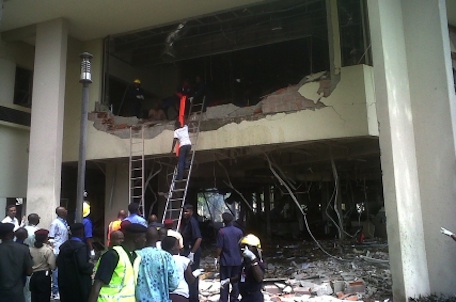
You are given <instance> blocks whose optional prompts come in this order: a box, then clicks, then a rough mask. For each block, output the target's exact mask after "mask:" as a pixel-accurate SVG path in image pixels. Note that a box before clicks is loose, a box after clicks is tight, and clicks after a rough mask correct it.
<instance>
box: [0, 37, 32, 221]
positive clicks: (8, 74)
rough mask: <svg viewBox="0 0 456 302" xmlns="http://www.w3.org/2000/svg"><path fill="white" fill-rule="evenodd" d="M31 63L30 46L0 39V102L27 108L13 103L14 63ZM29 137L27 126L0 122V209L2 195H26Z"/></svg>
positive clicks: (15, 107) (27, 66)
mask: <svg viewBox="0 0 456 302" xmlns="http://www.w3.org/2000/svg"><path fill="white" fill-rule="evenodd" d="M31 63H32V64H33V52H31V47H30V46H27V45H25V44H21V43H16V44H8V43H5V42H3V41H1V40H0V106H4V107H8V108H12V109H15V110H21V111H26V112H30V109H28V108H25V107H21V106H17V105H14V104H13V98H14V82H15V74H16V64H17V65H20V66H22V67H25V68H30V64H31ZM30 69H31V68H30ZM29 138H30V132H29V129H28V127H24V126H19V125H14V124H11V123H5V122H0V171H2V173H0V213H3V210H1V209H3V208H4V206H5V205H6V199H5V198H7V197H25V196H27V173H28V155H29V154H28V151H29V150H28V148H29ZM0 215H1V214H0Z"/></svg>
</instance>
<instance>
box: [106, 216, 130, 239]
mask: <svg viewBox="0 0 456 302" xmlns="http://www.w3.org/2000/svg"><path fill="white" fill-rule="evenodd" d="M125 217H127V212H126V211H125V210H120V211H119V213H117V219H116V220H114V221H111V222H110V223H109V226H108V242H107V245H108V246H111V243H110V241H111V235H112V233H113V232H115V231H120V224H121V223H122V220H124V219H125Z"/></svg>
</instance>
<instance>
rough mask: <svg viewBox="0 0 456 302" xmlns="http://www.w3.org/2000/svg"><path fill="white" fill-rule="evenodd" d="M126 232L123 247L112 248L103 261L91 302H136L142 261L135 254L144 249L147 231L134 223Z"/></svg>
mask: <svg viewBox="0 0 456 302" xmlns="http://www.w3.org/2000/svg"><path fill="white" fill-rule="evenodd" d="M123 231H124V233H125V239H124V242H123V244H122V245H118V246H113V247H112V249H109V250H108V251H107V252H106V253H104V254H103V256H102V257H101V258H100V261H99V263H98V268H97V271H96V273H95V278H94V279H95V280H94V283H93V286H92V291H91V293H90V297H89V302H95V301H99V302H108V301H122V302H135V286H136V279H137V276H138V267H139V262H140V260H141V259H140V256H139V254H137V253H136V252H135V251H136V250H139V249H141V248H143V247H144V245H145V243H146V231H147V228H146V227H145V226H143V225H141V224H138V223H131V224H128V225H127V226H126V227H125V230H123Z"/></svg>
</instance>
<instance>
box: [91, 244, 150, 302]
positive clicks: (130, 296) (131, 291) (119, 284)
mask: <svg viewBox="0 0 456 302" xmlns="http://www.w3.org/2000/svg"><path fill="white" fill-rule="evenodd" d="M113 249H114V250H115V251H116V252H117V254H118V255H119V261H118V263H117V266H116V268H115V269H114V273H113V274H112V277H111V282H109V284H108V285H105V286H102V287H101V289H100V294H99V295H98V300H97V301H99V302H111V301H122V302H130V301H131V302H134V301H135V286H136V279H137V275H138V273H137V271H136V268H138V267H139V262H140V258H141V257H140V256H139V255H138V256H137V257H136V259H135V261H134V265H133V266H132V265H131V262H130V258H129V257H128V254H127V253H126V252H125V250H124V249H123V248H122V247H121V246H114V247H113Z"/></svg>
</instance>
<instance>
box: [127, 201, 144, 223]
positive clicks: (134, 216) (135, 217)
mask: <svg viewBox="0 0 456 302" xmlns="http://www.w3.org/2000/svg"><path fill="white" fill-rule="evenodd" d="M128 212H130V215H129V216H127V217H126V218H125V219H124V220H128V221H130V222H131V223H139V224H142V225H143V226H145V227H146V228H147V221H146V220H145V219H144V218H143V217H142V216H141V212H140V211H139V204H138V203H137V202H132V203H130V204H129V205H128Z"/></svg>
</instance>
